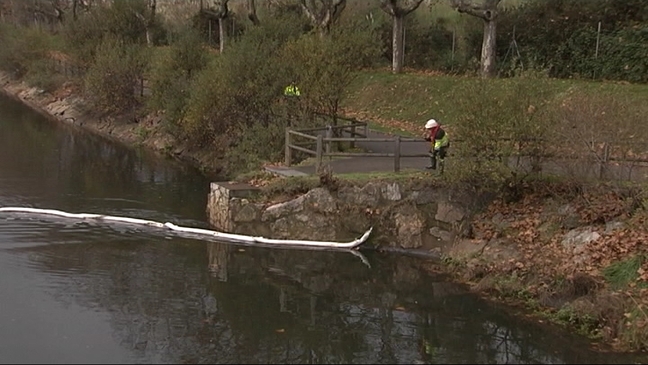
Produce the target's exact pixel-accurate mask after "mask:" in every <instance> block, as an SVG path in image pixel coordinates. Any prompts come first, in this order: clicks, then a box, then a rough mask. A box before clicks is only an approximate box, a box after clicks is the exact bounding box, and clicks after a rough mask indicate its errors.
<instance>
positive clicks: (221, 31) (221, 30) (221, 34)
mask: <svg viewBox="0 0 648 365" xmlns="http://www.w3.org/2000/svg"><path fill="white" fill-rule="evenodd" d="M225 21H226V18H218V38H219V41H220V42H219V43H220V48H219V49H220V52H221V53H223V50H224V49H225V38H226V37H227V26H226V24H225Z"/></svg>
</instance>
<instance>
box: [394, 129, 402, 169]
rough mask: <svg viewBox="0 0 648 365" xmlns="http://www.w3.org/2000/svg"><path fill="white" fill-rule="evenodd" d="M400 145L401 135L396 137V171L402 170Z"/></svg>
mask: <svg viewBox="0 0 648 365" xmlns="http://www.w3.org/2000/svg"><path fill="white" fill-rule="evenodd" d="M400 145H401V137H400V136H396V137H394V172H400V149H401V148H400Z"/></svg>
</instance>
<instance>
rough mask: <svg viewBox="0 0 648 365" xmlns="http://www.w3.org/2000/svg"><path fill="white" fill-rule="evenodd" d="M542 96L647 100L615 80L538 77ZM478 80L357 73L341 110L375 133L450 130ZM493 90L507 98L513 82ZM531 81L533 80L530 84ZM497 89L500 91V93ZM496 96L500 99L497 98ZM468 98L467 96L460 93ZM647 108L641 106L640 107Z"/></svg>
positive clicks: (638, 89) (498, 82)
mask: <svg viewBox="0 0 648 365" xmlns="http://www.w3.org/2000/svg"><path fill="white" fill-rule="evenodd" d="M541 80H542V82H537V81H536V82H537V85H538V87H539V88H543V89H544V90H542V91H544V92H543V94H546V95H552V96H553V97H552V98H551V99H550V100H548V101H549V103H550V104H553V105H559V104H560V103H562V102H563V101H564V100H565V98H567V97H568V96H569V95H583V96H584V97H595V96H600V95H615V96H616V97H617V98H619V99H621V100H624V101H626V102H628V103H635V102H637V103H643V102H644V101H645V100H648V86H647V85H636V84H628V83H618V82H594V81H586V80H564V79H545V78H543V79H541ZM479 81H480V79H479V78H476V77H469V76H449V75H444V74H438V73H422V72H414V71H411V72H406V73H404V74H400V75H394V74H392V73H391V72H390V71H389V70H378V71H365V72H362V73H360V74H359V75H358V76H357V78H356V79H355V80H354V81H353V83H352V84H351V85H350V87H349V88H348V91H347V95H346V96H345V99H344V102H343V104H342V108H343V110H344V113H345V114H346V115H349V116H353V117H356V118H358V119H361V120H366V121H369V122H371V123H372V127H374V128H376V129H378V130H384V131H390V132H398V133H404V134H415V135H419V134H420V132H421V125H422V124H423V123H424V122H425V121H426V120H427V119H429V118H436V119H439V120H440V121H441V122H442V123H443V124H445V125H446V126H452V125H453V124H454V123H455V121H456V120H457V119H459V116H460V115H461V114H462V113H463V112H464V110H461V109H459V108H458V107H457V98H460V97H461V95H460V94H458V91H461V92H464V91H466V90H471V89H472V90H475V91H478V90H479V89H478V86H477V85H478V83H479ZM488 82H489V83H492V84H493V85H494V86H493V88H491V90H493V91H494V94H493V95H489V96H490V97H492V98H493V99H495V98H497V97H498V96H500V95H506V91H507V87H508V86H509V84H510V82H511V79H493V80H488ZM530 82H534V81H530ZM498 90H499V93H498ZM498 94H499V95H498ZM464 96H466V97H467V96H469V95H464ZM644 107H645V106H644Z"/></svg>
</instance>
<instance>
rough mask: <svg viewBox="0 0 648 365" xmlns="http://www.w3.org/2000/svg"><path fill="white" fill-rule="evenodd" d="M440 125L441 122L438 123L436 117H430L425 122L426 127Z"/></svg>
mask: <svg viewBox="0 0 648 365" xmlns="http://www.w3.org/2000/svg"><path fill="white" fill-rule="evenodd" d="M438 126H439V123H437V121H436V120H434V119H430V120H428V121H427V122H426V123H425V129H430V128H434V127H438Z"/></svg>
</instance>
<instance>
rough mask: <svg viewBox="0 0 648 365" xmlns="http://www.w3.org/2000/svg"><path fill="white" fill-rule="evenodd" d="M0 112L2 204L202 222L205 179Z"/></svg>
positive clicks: (25, 114)
mask: <svg viewBox="0 0 648 365" xmlns="http://www.w3.org/2000/svg"><path fill="white" fill-rule="evenodd" d="M0 110H2V112H3V113H2V117H1V118H0V193H2V198H3V201H0V203H1V204H2V205H37V206H38V207H44V208H56V209H60V210H68V211H72V212H77V211H84V210H85V211H92V212H101V213H103V214H112V215H118V214H116V213H126V214H124V215H130V216H136V217H143V216H148V217H151V216H152V215H153V216H157V217H158V218H160V219H159V220H168V219H170V218H171V217H172V216H174V217H176V218H177V219H187V218H190V219H193V220H194V221H192V223H194V224H195V223H197V222H195V220H198V221H200V222H204V221H205V212H204V207H205V205H206V199H207V193H208V189H209V180H207V179H206V178H205V177H203V176H202V175H200V174H199V173H198V172H197V171H195V170H193V169H191V168H188V167H186V166H184V165H181V164H177V163H172V162H171V161H161V160H159V159H157V158H155V157H153V156H151V155H149V154H146V153H144V152H142V151H140V150H133V149H127V148H125V147H124V146H122V145H120V144H118V143H109V142H107V141H106V140H105V139H103V138H99V137H97V136H94V135H91V134H88V133H86V132H84V131H80V130H78V129H76V128H72V127H68V126H61V125H59V124H56V123H53V122H50V121H47V120H44V118H42V117H41V116H40V115H38V114H36V113H35V112H32V111H29V110H27V109H25V108H24V107H23V106H22V105H20V104H18V103H16V102H14V101H12V100H10V99H7V98H2V97H0ZM197 206H201V207H202V208H201V209H196V207H197ZM160 213H166V214H160ZM180 217H182V218H180ZM184 222H187V221H184Z"/></svg>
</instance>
